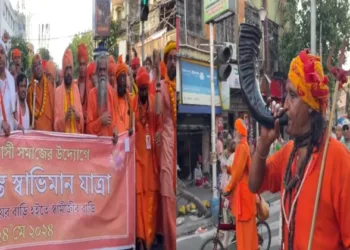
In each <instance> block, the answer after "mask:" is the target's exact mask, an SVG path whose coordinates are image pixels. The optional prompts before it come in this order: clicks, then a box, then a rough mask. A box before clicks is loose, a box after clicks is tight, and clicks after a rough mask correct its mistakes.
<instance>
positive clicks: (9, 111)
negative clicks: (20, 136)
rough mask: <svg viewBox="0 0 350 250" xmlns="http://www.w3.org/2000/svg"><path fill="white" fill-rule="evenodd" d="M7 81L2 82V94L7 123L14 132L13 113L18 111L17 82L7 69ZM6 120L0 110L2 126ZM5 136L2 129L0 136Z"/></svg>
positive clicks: (0, 81)
mask: <svg viewBox="0 0 350 250" xmlns="http://www.w3.org/2000/svg"><path fill="white" fill-rule="evenodd" d="M5 72H6V79H5V80H0V91H1V94H2V98H3V102H4V109H5V113H6V118H7V123H8V124H9V125H10V128H11V131H12V130H14V126H15V119H14V116H13V113H14V112H15V111H16V88H15V80H14V79H13V76H12V75H11V74H10V72H9V71H8V70H7V69H5ZM3 120H4V116H3V114H2V110H1V108H0V124H2V122H3ZM1 134H3V131H2V129H1V131H0V135H1Z"/></svg>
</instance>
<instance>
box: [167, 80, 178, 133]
mask: <svg viewBox="0 0 350 250" xmlns="http://www.w3.org/2000/svg"><path fill="white" fill-rule="evenodd" d="M165 82H166V84H168V90H169V95H170V101H171V107H172V115H173V123H174V126H176V118H177V110H176V81H175V82H174V81H171V80H170V79H169V77H168V74H165Z"/></svg>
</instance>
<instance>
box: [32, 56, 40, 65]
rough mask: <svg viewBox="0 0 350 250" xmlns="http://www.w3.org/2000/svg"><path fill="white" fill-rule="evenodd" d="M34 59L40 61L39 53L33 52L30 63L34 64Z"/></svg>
mask: <svg viewBox="0 0 350 250" xmlns="http://www.w3.org/2000/svg"><path fill="white" fill-rule="evenodd" d="M36 61H39V62H41V61H42V60H41V56H40V55H39V54H35V55H34V56H33V59H32V64H35V62H36Z"/></svg>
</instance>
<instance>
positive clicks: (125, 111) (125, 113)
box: [113, 91, 134, 134]
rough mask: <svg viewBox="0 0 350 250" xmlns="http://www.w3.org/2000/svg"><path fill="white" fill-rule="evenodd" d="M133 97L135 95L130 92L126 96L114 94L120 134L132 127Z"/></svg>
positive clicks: (115, 113)
mask: <svg viewBox="0 0 350 250" xmlns="http://www.w3.org/2000/svg"><path fill="white" fill-rule="evenodd" d="M114 92H115V91H114ZM133 99H134V97H131V95H130V94H129V93H128V92H127V93H126V94H125V96H124V97H119V96H118V94H117V93H115V94H114V100H113V101H114V116H115V121H116V125H117V128H118V133H119V134H121V133H123V132H125V131H127V130H129V128H130V127H132V126H131V120H130V117H132V102H133Z"/></svg>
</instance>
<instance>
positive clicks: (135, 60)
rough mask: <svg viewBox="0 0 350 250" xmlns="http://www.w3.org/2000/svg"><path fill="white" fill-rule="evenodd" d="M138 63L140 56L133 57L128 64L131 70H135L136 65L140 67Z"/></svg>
mask: <svg viewBox="0 0 350 250" xmlns="http://www.w3.org/2000/svg"><path fill="white" fill-rule="evenodd" d="M140 65H141V63H140V58H138V57H135V58H134V59H132V61H131V65H130V66H131V69H132V70H136V69H137V68H138V67H140Z"/></svg>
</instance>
